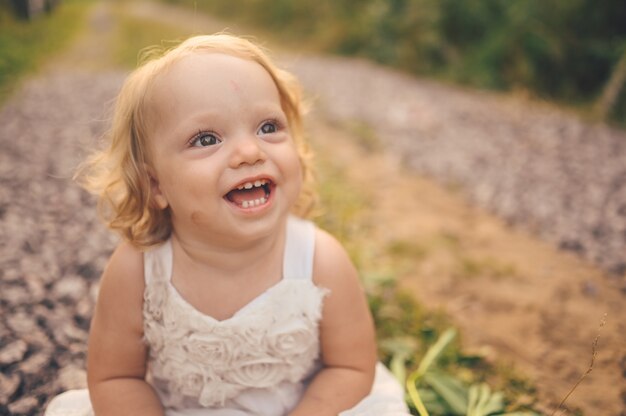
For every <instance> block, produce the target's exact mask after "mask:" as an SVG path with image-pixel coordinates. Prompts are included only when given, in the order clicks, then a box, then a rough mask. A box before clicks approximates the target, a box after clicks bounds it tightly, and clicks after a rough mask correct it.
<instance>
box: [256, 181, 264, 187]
mask: <svg viewBox="0 0 626 416" xmlns="http://www.w3.org/2000/svg"><path fill="white" fill-rule="evenodd" d="M261 185H263V183H261V181H256V182H254V187H255V188H258V187H259V186H261Z"/></svg>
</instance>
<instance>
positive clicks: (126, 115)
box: [76, 33, 317, 249]
mask: <svg viewBox="0 0 626 416" xmlns="http://www.w3.org/2000/svg"><path fill="white" fill-rule="evenodd" d="M193 53H222V54H227V55H232V56H236V57H239V58H242V59H248V60H251V61H254V62H257V63H258V64H260V65H261V66H263V68H265V70H266V71H267V72H268V74H269V75H270V76H271V77H272V79H273V81H274V83H275V84H276V87H277V89H278V93H279V96H280V100H281V105H282V108H283V111H284V112H285V115H286V116H287V120H288V123H289V129H290V131H291V135H292V137H293V139H294V142H295V144H296V148H297V152H298V155H299V158H300V163H301V166H302V174H303V184H302V188H301V192H300V195H299V198H298V200H297V201H296V203H295V204H294V207H293V209H292V212H293V213H294V214H295V215H298V216H300V217H307V216H309V215H311V212H312V210H313V208H314V207H315V204H316V202H317V195H316V192H315V179H314V178H315V176H314V174H313V169H312V152H311V150H310V148H309V146H308V144H307V142H306V140H305V137H304V129H303V125H302V116H303V112H304V108H303V100H302V95H301V88H300V86H299V84H298V82H297V80H296V79H295V77H294V76H293V75H291V74H290V73H289V72H287V71H284V70H282V69H279V68H277V67H276V66H275V65H274V64H273V63H272V61H271V60H270V59H269V57H268V55H267V54H266V53H265V52H264V51H263V50H262V49H261V47H259V46H258V45H255V44H254V43H252V42H251V41H249V40H246V39H244V38H241V37H236V36H233V35H229V34H224V33H220V34H215V35H203V36H194V37H191V38H189V39H187V40H185V41H184V42H182V43H180V44H179V45H178V46H175V47H174V48H172V49H169V50H162V49H160V50H157V49H155V48H152V49H150V50H149V51H148V54H147V55H145V56H144V62H143V63H142V64H141V65H140V66H139V67H138V68H137V69H136V70H135V71H133V72H132V73H131V74H130V76H129V77H128V78H127V79H126V81H125V83H124V85H123V86H122V89H121V90H120V93H119V94H118V97H117V100H116V103H115V109H114V113H113V120H112V125H111V128H110V130H109V132H108V140H109V146H108V148H106V149H105V150H103V151H100V152H97V153H95V154H94V155H93V156H92V157H90V158H89V159H88V160H87V161H86V162H85V163H83V164H82V165H81V167H80V168H79V170H78V172H77V174H76V178H77V179H78V181H79V182H80V183H81V184H82V185H83V186H84V187H85V188H86V189H87V190H88V191H90V192H92V193H94V194H96V195H97V196H98V197H99V200H98V208H99V211H100V214H101V216H102V217H103V218H104V220H105V222H106V223H107V225H108V227H109V228H111V229H112V230H114V231H117V232H119V233H120V234H121V236H122V237H123V238H124V239H125V240H127V241H129V242H130V243H132V244H133V245H135V246H136V247H138V248H140V249H145V248H148V247H150V246H153V245H156V244H159V243H161V242H163V241H165V240H166V239H167V238H168V237H169V236H170V234H171V232H172V224H171V219H170V213H169V208H168V209H165V210H163V209H160V208H158V207H157V206H156V205H155V204H154V203H153V200H152V195H151V179H150V175H149V173H148V166H150V155H149V152H148V146H147V144H148V137H147V136H148V132H149V130H148V125H147V115H148V113H149V108H148V102H147V101H148V100H147V99H146V97H147V96H149V94H150V92H151V89H152V87H153V85H154V83H155V80H156V79H157V78H158V76H159V75H161V74H163V73H164V72H165V71H166V70H167V68H168V67H170V66H171V65H172V64H173V63H175V62H177V61H179V60H180V59H182V58H183V57H185V56H188V55H190V54H193Z"/></svg>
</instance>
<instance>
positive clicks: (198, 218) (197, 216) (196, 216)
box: [190, 211, 208, 225]
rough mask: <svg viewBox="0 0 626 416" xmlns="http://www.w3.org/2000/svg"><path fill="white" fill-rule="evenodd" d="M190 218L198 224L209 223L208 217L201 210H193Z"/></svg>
mask: <svg viewBox="0 0 626 416" xmlns="http://www.w3.org/2000/svg"><path fill="white" fill-rule="evenodd" d="M190 218H191V222H192V223H194V224H197V225H202V224H207V223H208V219H207V218H206V216H205V215H204V214H202V212H200V211H194V212H192V213H191V217H190Z"/></svg>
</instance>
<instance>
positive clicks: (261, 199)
mask: <svg viewBox="0 0 626 416" xmlns="http://www.w3.org/2000/svg"><path fill="white" fill-rule="evenodd" d="M259 201H261V203H262V204H265V203H266V202H267V199H266V198H265V197H264V196H262V197H261V198H260V199H259Z"/></svg>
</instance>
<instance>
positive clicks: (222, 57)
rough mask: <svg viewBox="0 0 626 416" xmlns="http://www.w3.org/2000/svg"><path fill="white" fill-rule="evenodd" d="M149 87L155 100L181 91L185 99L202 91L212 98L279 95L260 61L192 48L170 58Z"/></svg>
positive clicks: (173, 97) (175, 96) (172, 96)
mask: <svg viewBox="0 0 626 416" xmlns="http://www.w3.org/2000/svg"><path fill="white" fill-rule="evenodd" d="M153 91H154V95H155V96H156V98H157V104H158V103H159V102H160V101H162V100H165V101H171V100H172V99H176V98H177V97H179V98H181V97H180V96H182V95H185V97H184V98H185V99H190V98H193V96H195V95H205V96H206V94H210V95H211V96H212V97H214V98H215V99H217V98H219V99H227V98H228V97H233V98H237V97H239V98H241V96H242V95H249V96H263V95H266V96H268V98H270V99H271V98H276V99H278V97H279V95H278V89H277V86H276V84H275V82H274V79H273V78H272V77H271V75H270V74H269V72H268V71H267V70H266V69H265V68H264V67H263V66H261V64H259V63H257V62H255V61H252V60H249V59H244V58H239V57H237V56H232V55H227V54H222V53H211V52H194V53H191V54H190V55H188V56H185V57H183V58H180V59H179V60H177V61H175V62H173V63H172V64H171V65H170V66H169V67H168V68H167V69H166V70H165V72H164V73H163V74H161V75H160V76H157V78H156V80H155V83H154V86H153Z"/></svg>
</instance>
